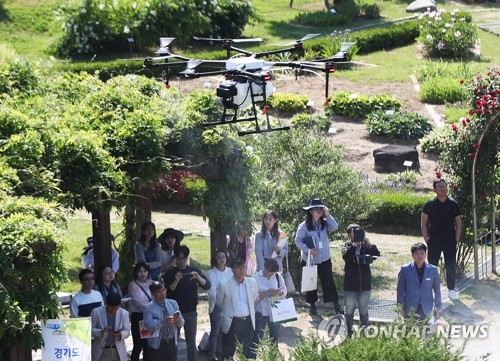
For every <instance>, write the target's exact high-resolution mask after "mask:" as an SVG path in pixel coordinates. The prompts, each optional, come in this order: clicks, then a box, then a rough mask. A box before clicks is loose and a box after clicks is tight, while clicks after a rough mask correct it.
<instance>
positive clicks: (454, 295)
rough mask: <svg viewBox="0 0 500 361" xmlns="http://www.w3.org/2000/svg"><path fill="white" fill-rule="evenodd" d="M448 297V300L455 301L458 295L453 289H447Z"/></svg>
mask: <svg viewBox="0 0 500 361" xmlns="http://www.w3.org/2000/svg"><path fill="white" fill-rule="evenodd" d="M448 297H449V298H450V300H452V301H456V300H458V295H457V292H456V291H455V290H449V291H448Z"/></svg>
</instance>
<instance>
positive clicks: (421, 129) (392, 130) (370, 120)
mask: <svg viewBox="0 0 500 361" xmlns="http://www.w3.org/2000/svg"><path fill="white" fill-rule="evenodd" d="M365 124H366V127H367V130H368V133H370V135H384V136H387V137H390V138H402V139H420V138H422V137H423V136H424V135H426V134H428V133H429V132H430V130H431V128H432V127H431V125H430V124H429V122H428V121H427V118H425V117H424V116H421V115H418V114H404V113H400V112H396V113H394V114H392V115H389V114H386V112H374V113H372V114H371V115H369V116H368V117H367V118H366V120H365Z"/></svg>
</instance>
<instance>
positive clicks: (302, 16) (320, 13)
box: [293, 10, 351, 27]
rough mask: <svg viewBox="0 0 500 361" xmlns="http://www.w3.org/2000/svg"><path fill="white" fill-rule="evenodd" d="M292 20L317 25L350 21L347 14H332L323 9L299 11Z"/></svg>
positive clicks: (322, 25)
mask: <svg viewBox="0 0 500 361" xmlns="http://www.w3.org/2000/svg"><path fill="white" fill-rule="evenodd" d="M293 21H294V22H296V23H298V24H301V25H309V26H317V27H327V26H339V25H346V24H350V23H351V19H350V18H349V17H348V16H345V15H342V14H332V13H331V12H329V11H325V10H317V11H305V12H299V13H298V14H297V15H296V16H295V18H294V19H293Z"/></svg>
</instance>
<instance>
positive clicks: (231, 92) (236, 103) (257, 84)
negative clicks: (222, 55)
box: [217, 57, 274, 109]
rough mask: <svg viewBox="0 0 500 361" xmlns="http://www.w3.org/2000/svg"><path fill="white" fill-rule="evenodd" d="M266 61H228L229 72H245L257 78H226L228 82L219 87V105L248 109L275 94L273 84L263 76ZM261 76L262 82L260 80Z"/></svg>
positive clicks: (248, 58)
mask: <svg viewBox="0 0 500 361" xmlns="http://www.w3.org/2000/svg"><path fill="white" fill-rule="evenodd" d="M263 67H264V61H263V60H261V59H255V58H253V57H242V58H232V59H229V60H227V61H226V69H227V70H245V72H248V73H254V74H255V75H256V77H252V78H249V77H248V76H246V75H240V74H236V75H234V76H230V77H228V76H226V78H227V79H226V80H224V81H222V82H221V83H219V84H218V86H217V97H218V98H217V103H218V104H219V105H220V106H225V107H228V108H231V109H239V108H247V107H249V106H251V105H252V104H254V103H257V102H262V101H264V97H266V98H267V97H269V96H271V95H272V94H273V92H274V87H273V84H272V83H271V82H270V81H269V79H270V77H269V79H267V77H266V76H265V75H266V74H267V73H265V74H262V68H263ZM259 74H260V75H261V80H258V78H259V76H258V75H259Z"/></svg>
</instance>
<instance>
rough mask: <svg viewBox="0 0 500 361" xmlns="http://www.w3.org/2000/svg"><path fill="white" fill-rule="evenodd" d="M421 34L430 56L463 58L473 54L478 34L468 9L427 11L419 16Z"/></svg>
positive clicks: (420, 37)
mask: <svg viewBox="0 0 500 361" xmlns="http://www.w3.org/2000/svg"><path fill="white" fill-rule="evenodd" d="M419 20H420V36H419V38H418V40H419V41H420V42H422V44H423V45H424V49H425V51H426V53H427V55H428V56H431V57H440V58H451V59H462V58H467V57H470V56H471V54H472V53H471V49H472V48H473V47H474V45H475V43H476V41H477V39H478V35H477V27H476V25H475V24H474V23H473V22H472V16H471V14H470V13H468V12H466V11H458V10H457V9H455V10H453V11H450V12H448V11H446V10H444V9H442V10H438V11H426V12H425V13H424V14H422V15H420V16H419Z"/></svg>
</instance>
